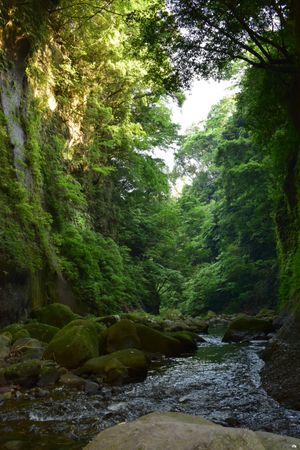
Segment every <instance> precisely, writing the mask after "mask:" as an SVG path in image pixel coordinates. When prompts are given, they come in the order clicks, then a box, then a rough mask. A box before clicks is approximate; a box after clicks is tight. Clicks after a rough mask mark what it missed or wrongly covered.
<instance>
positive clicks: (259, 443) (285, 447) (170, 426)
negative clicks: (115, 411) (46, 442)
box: [85, 413, 300, 450]
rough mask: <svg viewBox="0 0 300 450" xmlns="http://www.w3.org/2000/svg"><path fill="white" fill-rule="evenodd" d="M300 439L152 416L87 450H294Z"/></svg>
mask: <svg viewBox="0 0 300 450" xmlns="http://www.w3.org/2000/svg"><path fill="white" fill-rule="evenodd" d="M299 448H300V439H296V438H290V437H287V436H277V435H275V434H272V433H265V432H253V431H250V430H247V429H242V428H224V427H222V426H220V425H215V424H214V423H213V422H210V421H208V420H206V419H203V418H202V417H194V416H189V415H187V414H180V413H152V414H149V415H147V416H143V417H140V418H139V419H138V420H136V421H134V422H131V423H121V424H119V425H116V426H114V427H111V428H108V429H107V430H105V431H102V433H100V434H99V435H98V436H97V437H96V438H95V439H94V440H93V441H92V442H91V443H90V444H89V445H87V446H86V447H85V450H108V449H109V450H128V449H130V450H140V449H143V450H193V449H197V450H207V449H211V450H291V449H299Z"/></svg>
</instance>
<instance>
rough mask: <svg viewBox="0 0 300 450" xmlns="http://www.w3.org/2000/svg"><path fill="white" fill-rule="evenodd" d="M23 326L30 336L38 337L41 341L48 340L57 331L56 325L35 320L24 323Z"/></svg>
mask: <svg viewBox="0 0 300 450" xmlns="http://www.w3.org/2000/svg"><path fill="white" fill-rule="evenodd" d="M24 328H25V329H26V330H27V331H28V332H29V334H30V336H31V337H32V338H35V339H38V340H39V341H42V342H50V341H51V339H52V338H53V337H54V336H55V335H56V333H57V332H58V331H59V328H57V327H53V326H52V325H47V324H45V323H39V322H36V321H32V322H29V323H26V324H25V325H24Z"/></svg>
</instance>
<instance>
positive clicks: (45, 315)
mask: <svg viewBox="0 0 300 450" xmlns="http://www.w3.org/2000/svg"><path fill="white" fill-rule="evenodd" d="M32 315H33V317H34V318H36V319H37V320H38V322H40V323H45V324H47V325H52V326H53V327H57V328H62V327H64V326H65V325H67V324H68V323H69V322H71V321H72V320H75V319H76V318H78V317H79V316H78V315H77V314H74V313H73V311H72V310H71V308H69V306H67V305H62V304H61V303H52V304H51V305H47V306H44V307H43V308H40V309H37V310H35V311H33V313H32Z"/></svg>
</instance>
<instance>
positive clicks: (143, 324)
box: [0, 304, 208, 399]
mask: <svg viewBox="0 0 300 450" xmlns="http://www.w3.org/2000/svg"><path fill="white" fill-rule="evenodd" d="M207 329H208V324H207V323H205V322H203V321H202V320H200V319H199V318H194V319H192V318H189V319H186V320H177V321H168V320H165V321H163V320H152V319H151V318H148V317H143V316H137V315H130V314H128V315H126V316H125V315H124V317H123V318H120V317H119V316H106V317H92V316H91V317H85V318H83V317H80V316H78V315H76V314H74V313H73V312H72V310H71V309H70V308H69V307H67V306H65V305H61V304H51V305H48V306H45V307H43V308H41V309H40V310H37V311H35V312H34V314H33V318H32V319H31V320H30V321H28V322H27V323H24V324H19V323H18V324H12V325H9V326H7V327H5V328H4V329H2V330H1V331H0V387H2V390H5V389H6V387H7V386H12V387H14V386H16V387H17V389H18V388H19V387H24V388H32V387H34V386H38V387H41V388H42V387H44V386H51V385H53V384H55V383H57V382H59V383H61V384H63V385H68V386H70V387H76V388H78V389H83V390H85V391H86V392H96V391H97V388H99V387H100V385H102V384H103V383H108V384H122V383H127V382H132V381H138V380H142V379H144V378H145V377H146V376H147V370H148V367H149V362H150V360H151V358H152V357H154V356H155V355H162V356H167V357H169V356H178V355H181V354H183V353H190V352H193V351H194V350H196V348H197V340H198V339H199V337H198V335H197V333H203V332H207ZM156 357H157V356H156ZM3 392H4V391H3ZM1 395H2V397H1ZM1 398H5V396H3V394H1V393H0V399H1Z"/></svg>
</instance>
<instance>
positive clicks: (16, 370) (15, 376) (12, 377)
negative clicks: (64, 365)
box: [0, 359, 41, 388]
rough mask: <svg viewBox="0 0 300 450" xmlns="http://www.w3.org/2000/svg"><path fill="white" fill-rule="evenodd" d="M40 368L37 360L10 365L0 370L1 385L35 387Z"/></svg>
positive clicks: (39, 362)
mask: <svg viewBox="0 0 300 450" xmlns="http://www.w3.org/2000/svg"><path fill="white" fill-rule="evenodd" d="M40 368H41V361H40V360H37V359H31V360H28V361H23V362H19V363H16V364H12V365H10V366H8V367H5V368H4V369H0V380H1V381H2V384H3V385H6V384H19V385H20V386H22V387H26V388H30V387H33V386H35V385H36V383H37V381H38V378H39V372H40Z"/></svg>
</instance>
